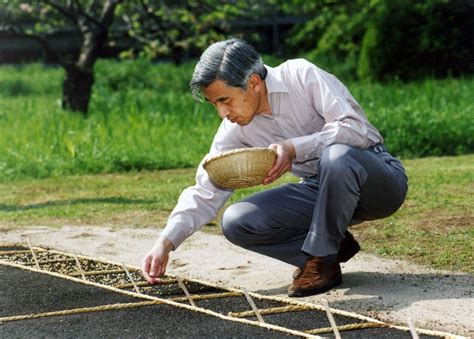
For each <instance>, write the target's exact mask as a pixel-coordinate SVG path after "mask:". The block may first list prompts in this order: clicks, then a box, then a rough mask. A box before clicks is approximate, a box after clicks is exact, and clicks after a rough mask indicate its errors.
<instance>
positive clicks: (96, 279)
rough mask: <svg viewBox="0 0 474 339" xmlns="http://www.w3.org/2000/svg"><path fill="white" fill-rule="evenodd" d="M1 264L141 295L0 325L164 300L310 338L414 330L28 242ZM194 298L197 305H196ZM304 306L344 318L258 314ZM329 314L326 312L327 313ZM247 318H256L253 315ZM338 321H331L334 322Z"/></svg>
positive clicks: (1, 250)
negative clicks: (154, 276) (284, 320)
mask: <svg viewBox="0 0 474 339" xmlns="http://www.w3.org/2000/svg"><path fill="white" fill-rule="evenodd" d="M0 265H5V266H11V267H16V268H20V269H23V270H29V271H34V272H40V273H43V274H48V275H52V276H56V277H60V278H62V279H66V280H71V281H75V282H78V283H81V284H86V285H91V286H95V287H100V288H102V289H107V290H110V291H114V292H117V293H120V294H124V295H128V296H133V297H138V298H140V299H144V300H145V301H141V302H130V303H115V304H108V305H101V306H95V307H82V308H73V309H67V310H61V311H52V312H41V313H33V314H20V315H11V316H7V317H0V324H1V323H2V322H10V321H20V320H27V319H36V318H42V317H52V316H60V315H71V314H80V313H91V312H104V311H110V310H118V309H129V308H134V307H142V306H149V305H158V304H167V305H172V306H174V307H179V308H184V309H188V310H191V311H194V312H201V313H205V314H207V315H211V316H214V317H218V318H220V319H223V320H228V321H233V322H238V323H243V324H247V325H251V326H258V327H263V328H266V329H269V330H273V331H277V332H280V333H282V332H283V333H285V334H287V335H294V336H299V337H311V338H314V337H317V335H319V334H332V333H337V332H339V333H342V336H344V332H346V331H358V330H364V329H375V328H385V329H392V330H399V331H401V332H406V333H407V334H408V335H410V330H411V331H413V329H410V328H408V327H403V326H395V325H392V324H388V323H384V322H381V321H379V320H377V319H374V318H370V317H366V316H362V315H359V314H356V313H352V312H347V311H342V310H337V309H333V308H328V307H325V306H323V305H317V304H312V303H307V302H303V301H299V300H294V299H288V298H281V297H276V296H263V295H260V294H257V293H252V292H247V291H243V290H240V289H236V288H230V287H224V286H218V285H216V284H213V283H210V282H207V281H202V280H198V279H188V278H182V277H173V276H167V277H165V278H164V279H162V281H161V282H160V283H158V284H157V285H153V286H152V285H149V284H148V283H147V282H146V281H145V279H144V278H143V276H142V275H141V274H140V269H139V268H138V267H134V266H125V265H124V264H123V263H117V262H113V261H110V260H104V259H97V258H91V257H87V256H82V255H76V254H71V253H66V252H61V251H56V250H52V249H44V248H40V247H32V246H29V248H27V247H24V246H21V245H4V246H0ZM183 292H184V293H183ZM183 295H184V296H183ZM237 297H240V298H244V297H245V298H246V299H247V300H248V302H249V304H246V306H242V305H239V307H237V306H234V307H237V308H241V309H242V308H244V309H243V310H238V309H236V310H230V311H223V310H222V309H220V308H221V306H219V309H218V310H213V309H212V307H211V306H212V305H211V304H212V301H213V300H224V301H229V300H230V301H232V300H235V298H237ZM252 298H255V300H257V301H258V302H259V303H260V304H262V306H260V307H261V308H260V309H256V306H255V304H254V303H253V300H252ZM196 302H197V303H198V304H196ZM201 302H206V303H207V304H206V305H204V304H202V303H201ZM252 304H253V305H252ZM244 305H245V304H244ZM308 311H311V312H318V314H319V316H320V315H321V314H325V313H326V312H330V313H332V314H334V315H335V316H337V317H339V319H338V320H339V321H341V320H343V321H344V323H343V324H342V323H340V324H337V325H336V324H334V322H333V321H331V323H332V324H331V326H323V327H321V326H319V327H317V328H309V329H303V330H302V329H298V328H292V327H291V325H287V324H285V325H284V326H282V325H278V324H272V322H271V321H269V322H267V321H266V320H264V318H263V316H271V315H285V314H291V315H292V316H294V315H295V314H296V313H299V312H308ZM332 314H328V316H330V315H332ZM250 318H257V319H256V320H253V319H250ZM331 318H332V317H331ZM339 321H336V323H338V322H339ZM416 332H417V333H418V334H420V335H424V336H431V337H442V338H459V337H458V336H456V335H453V334H450V333H446V332H440V331H432V330H425V329H416ZM346 333H347V332H346ZM361 334H362V332H361Z"/></svg>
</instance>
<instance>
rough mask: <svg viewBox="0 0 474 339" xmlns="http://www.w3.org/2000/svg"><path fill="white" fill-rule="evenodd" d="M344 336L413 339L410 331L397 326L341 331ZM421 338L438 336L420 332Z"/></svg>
mask: <svg viewBox="0 0 474 339" xmlns="http://www.w3.org/2000/svg"><path fill="white" fill-rule="evenodd" d="M339 333H340V334H341V337H342V338H387V339H402V338H403V339H411V338H413V337H412V335H411V333H410V332H409V331H403V330H397V329H396V328H366V329H363V330H355V331H340V332H339ZM418 337H419V338H438V339H439V337H437V336H432V335H426V334H419V333H418Z"/></svg>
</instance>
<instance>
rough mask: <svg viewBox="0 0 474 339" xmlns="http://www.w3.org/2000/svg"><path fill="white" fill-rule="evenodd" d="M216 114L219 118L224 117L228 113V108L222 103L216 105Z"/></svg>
mask: <svg viewBox="0 0 474 339" xmlns="http://www.w3.org/2000/svg"><path fill="white" fill-rule="evenodd" d="M217 114H219V116H220V117H221V119H224V118H225V117H226V116H228V115H229V110H228V109H227V107H225V106H224V105H217Z"/></svg>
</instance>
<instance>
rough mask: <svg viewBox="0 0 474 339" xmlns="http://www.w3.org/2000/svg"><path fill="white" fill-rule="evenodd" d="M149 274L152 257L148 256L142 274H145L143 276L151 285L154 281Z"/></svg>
mask: <svg viewBox="0 0 474 339" xmlns="http://www.w3.org/2000/svg"><path fill="white" fill-rule="evenodd" d="M148 272H150V257H149V256H147V257H145V258H144V259H143V262H142V273H143V276H144V277H145V279H146V281H148V283H149V284H153V283H154V279H153V278H152V277H151V276H150V274H149V273H148Z"/></svg>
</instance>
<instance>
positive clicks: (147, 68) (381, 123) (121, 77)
mask: <svg viewBox="0 0 474 339" xmlns="http://www.w3.org/2000/svg"><path fill="white" fill-rule="evenodd" d="M265 61H266V62H267V63H270V64H273V63H278V62H279V60H277V59H275V58H265ZM193 66H194V63H191V62H190V63H185V64H183V65H180V66H176V65H174V64H172V63H159V64H153V63H151V62H149V61H148V60H145V59H138V60H129V61H110V60H109V61H104V60H103V61H99V62H98V64H97V65H96V70H95V72H96V74H97V82H96V84H95V87H94V92H93V97H92V101H91V107H90V114H89V116H88V118H84V117H82V116H80V115H75V114H71V113H70V112H67V111H63V110H62V109H61V107H60V97H61V93H60V92H61V88H60V83H61V79H62V78H63V77H64V72H63V71H62V69H61V68H58V67H50V66H48V67H45V66H42V65H39V64H31V65H25V66H3V67H1V68H0V86H1V88H2V91H1V92H0V178H1V179H0V180H1V181H8V180H11V179H19V178H24V177H33V178H40V177H50V176H61V175H65V174H79V173H106V172H123V171H133V170H144V169H148V170H154V169H165V168H178V167H195V166H196V165H197V164H198V163H199V161H200V159H201V157H202V156H203V155H204V154H205V153H206V152H207V150H208V148H209V145H210V143H211V140H212V136H213V134H214V133H215V131H216V129H217V127H218V125H219V123H220V120H219V118H218V117H217V114H216V113H215V112H214V109H213V108H212V107H211V105H208V104H204V103H203V104H199V103H196V102H195V101H194V100H193V98H192V96H191V95H190V93H189V90H188V85H187V84H188V81H189V78H190V76H191V74H192V71H193ZM348 86H349V88H350V89H351V91H352V93H353V94H354V96H355V97H356V98H357V99H358V100H359V101H360V103H361V105H362V106H363V107H364V108H365V110H366V112H367V115H368V117H369V119H370V120H371V121H372V122H373V123H374V124H375V126H377V127H378V128H379V129H380V131H381V132H382V134H383V135H384V137H385V141H386V145H387V146H388V148H389V149H390V150H391V151H392V152H393V153H395V154H397V155H399V156H402V157H404V158H408V157H420V156H428V155H456V154H463V153H472V152H473V151H474V126H473V125H472V123H469V122H470V121H472V116H474V105H473V104H472V93H473V91H474V79H472V78H465V79H464V78H461V79H455V78H449V79H425V80H420V81H417V82H411V83H408V84H406V83H402V82H400V81H393V82H390V83H386V84H380V83H366V82H352V83H349V84H348Z"/></svg>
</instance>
